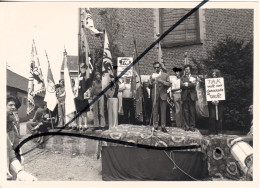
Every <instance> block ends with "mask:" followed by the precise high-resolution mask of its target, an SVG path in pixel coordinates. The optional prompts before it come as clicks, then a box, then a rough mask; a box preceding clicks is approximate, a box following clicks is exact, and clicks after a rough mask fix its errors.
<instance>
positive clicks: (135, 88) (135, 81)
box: [131, 40, 143, 122]
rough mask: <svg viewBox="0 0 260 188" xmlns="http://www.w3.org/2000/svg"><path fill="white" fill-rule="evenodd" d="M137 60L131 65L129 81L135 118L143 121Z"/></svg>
mask: <svg viewBox="0 0 260 188" xmlns="http://www.w3.org/2000/svg"><path fill="white" fill-rule="evenodd" d="M134 46H135V49H134V58H133V59H134V60H135V59H136V57H137V50H136V41H135V40H134ZM138 63H139V62H137V63H136V64H135V65H134V67H133V77H132V79H131V80H132V83H131V89H132V93H133V98H134V102H135V118H136V120H138V121H140V122H142V121H143V101H142V100H143V94H142V86H141V76H140V71H139V64H138Z"/></svg>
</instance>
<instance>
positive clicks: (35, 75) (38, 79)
mask: <svg viewBox="0 0 260 188" xmlns="http://www.w3.org/2000/svg"><path fill="white" fill-rule="evenodd" d="M44 91H45V87H44V81H43V76H42V70H41V66H40V61H39V58H38V54H37V51H36V46H35V43H34V41H33V44H32V52H31V63H30V74H29V82H28V103H27V115H29V114H30V113H31V112H32V111H33V110H34V108H35V102H34V96H35V95H37V94H39V93H42V92H44Z"/></svg>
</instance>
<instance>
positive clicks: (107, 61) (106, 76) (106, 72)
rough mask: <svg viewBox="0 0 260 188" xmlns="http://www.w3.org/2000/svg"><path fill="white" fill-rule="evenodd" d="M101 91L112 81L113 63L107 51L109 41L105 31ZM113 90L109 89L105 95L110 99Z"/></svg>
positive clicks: (108, 50)
mask: <svg viewBox="0 0 260 188" xmlns="http://www.w3.org/2000/svg"><path fill="white" fill-rule="evenodd" d="M102 73H103V75H102V90H104V89H105V88H106V87H107V86H108V85H109V84H110V82H111V81H113V80H114V73H113V62H112V55H111V52H110V49H109V41H108V37H107V32H106V31H105V44H104V53H103V64H102ZM114 93H115V88H112V87H111V88H109V89H108V90H107V91H106V93H105V95H106V96H107V97H108V98H110V97H112V96H113V95H114Z"/></svg>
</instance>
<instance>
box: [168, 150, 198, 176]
mask: <svg viewBox="0 0 260 188" xmlns="http://www.w3.org/2000/svg"><path fill="white" fill-rule="evenodd" d="M164 153H165V154H166V156H167V157H168V158H169V159H170V160H171V161H172V163H173V164H174V166H175V167H177V168H178V169H179V170H180V171H181V172H182V173H184V174H185V175H187V176H189V177H190V178H191V179H193V180H195V181H200V180H198V179H196V178H194V177H192V176H191V175H189V174H188V173H187V172H185V171H184V170H182V169H181V168H180V167H179V166H178V165H177V164H176V163H175V162H174V160H173V159H172V158H171V156H169V155H168V154H167V152H166V151H164ZM171 153H172V151H171V152H170V154H171ZM173 156H174V155H173Z"/></svg>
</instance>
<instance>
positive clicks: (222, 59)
mask: <svg viewBox="0 0 260 188" xmlns="http://www.w3.org/2000/svg"><path fill="white" fill-rule="evenodd" d="M202 63H203V64H204V65H205V67H206V69H207V70H212V69H215V68H216V69H219V70H220V71H221V73H222V76H223V77H224V80H225V90H226V101H225V113H224V116H225V120H224V121H225V125H229V126H231V127H234V126H245V125H248V123H249V122H250V120H249V115H248V106H249V105H250V104H253V42H252V41H250V42H245V41H243V40H240V39H234V38H231V37H228V36H227V37H226V38H225V40H223V41H219V42H218V43H217V44H216V46H215V47H213V49H212V50H211V51H209V53H208V56H207V58H205V59H203V60H202Z"/></svg>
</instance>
